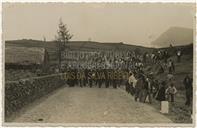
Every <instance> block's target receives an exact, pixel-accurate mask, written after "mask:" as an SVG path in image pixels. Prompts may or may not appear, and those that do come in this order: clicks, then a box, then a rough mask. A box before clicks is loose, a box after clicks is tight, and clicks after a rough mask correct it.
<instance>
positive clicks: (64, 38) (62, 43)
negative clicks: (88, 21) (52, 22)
mask: <svg viewBox="0 0 197 128" xmlns="http://www.w3.org/2000/svg"><path fill="white" fill-rule="evenodd" d="M72 37H73V35H72V34H70V32H69V30H68V28H67V25H66V24H64V23H63V22H62V19H61V18H60V20H59V25H58V31H57V35H56V36H55V40H56V41H57V42H58V59H59V71H61V61H62V60H61V59H62V58H61V56H62V51H63V50H65V47H66V43H68V41H69V40H70V39H71V38H72Z"/></svg>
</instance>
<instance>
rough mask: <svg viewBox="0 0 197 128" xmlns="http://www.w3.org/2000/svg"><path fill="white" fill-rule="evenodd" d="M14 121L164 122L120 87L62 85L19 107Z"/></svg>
mask: <svg viewBox="0 0 197 128" xmlns="http://www.w3.org/2000/svg"><path fill="white" fill-rule="evenodd" d="M22 111H23V112H21V113H20V114H19V115H18V116H17V118H15V119H14V120H12V121H13V122H39V123H40V122H45V123H167V122H171V120H170V119H168V118H167V117H165V116H164V115H162V114H160V113H159V111H158V110H156V109H154V108H153V107H151V106H150V105H148V104H143V103H139V102H135V101H134V100H133V97H132V96H130V95H128V94H127V93H126V92H125V91H124V90H122V89H120V88H119V89H113V88H108V89H106V88H96V87H95V88H89V87H86V88H80V87H73V88H69V87H63V88H61V89H58V90H56V91H54V92H53V93H51V94H50V95H49V96H46V97H44V98H41V99H39V100H37V101H35V102H34V103H32V104H30V105H29V106H27V107H26V108H25V109H24V110H22Z"/></svg>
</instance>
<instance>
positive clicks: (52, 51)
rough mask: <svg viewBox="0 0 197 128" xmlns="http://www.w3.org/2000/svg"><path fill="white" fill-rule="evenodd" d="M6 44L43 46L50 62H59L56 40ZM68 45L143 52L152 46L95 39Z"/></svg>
mask: <svg viewBox="0 0 197 128" xmlns="http://www.w3.org/2000/svg"><path fill="white" fill-rule="evenodd" d="M6 46H17V47H43V48H46V49H47V51H48V53H49V60H50V63H51V64H52V65H53V64H56V63H57V58H58V55H57V50H58V45H57V42H55V41H48V42H44V41H39V40H26V39H24V40H12V41H6V42H5V47H6ZM66 47H67V48H69V49H70V50H80V51H84V50H85V51H97V50H104V51H109V50H110V51H125V50H131V51H132V50H135V49H140V51H141V52H145V51H151V50H152V48H146V47H142V46H134V45H128V44H123V43H99V42H93V41H69V42H68V43H67V44H66Z"/></svg>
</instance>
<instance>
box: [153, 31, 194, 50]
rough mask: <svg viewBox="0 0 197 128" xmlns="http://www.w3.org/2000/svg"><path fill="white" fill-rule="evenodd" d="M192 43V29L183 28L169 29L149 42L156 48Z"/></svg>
mask: <svg viewBox="0 0 197 128" xmlns="http://www.w3.org/2000/svg"><path fill="white" fill-rule="evenodd" d="M191 43H193V29H190V28H183V27H171V28H169V29H168V30H167V31H165V32H164V33H162V34H161V35H160V36H159V37H158V38H157V39H156V40H154V41H153V42H151V44H152V45H155V46H157V47H169V45H170V44H172V45H173V46H177V45H179V46H180V45H186V44H191Z"/></svg>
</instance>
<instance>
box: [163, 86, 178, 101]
mask: <svg viewBox="0 0 197 128" xmlns="http://www.w3.org/2000/svg"><path fill="white" fill-rule="evenodd" d="M176 93H177V89H176V88H175V86H174V84H173V83H171V84H170V86H169V87H168V88H167V89H166V94H167V98H168V101H170V102H174V95H175V94H176Z"/></svg>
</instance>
